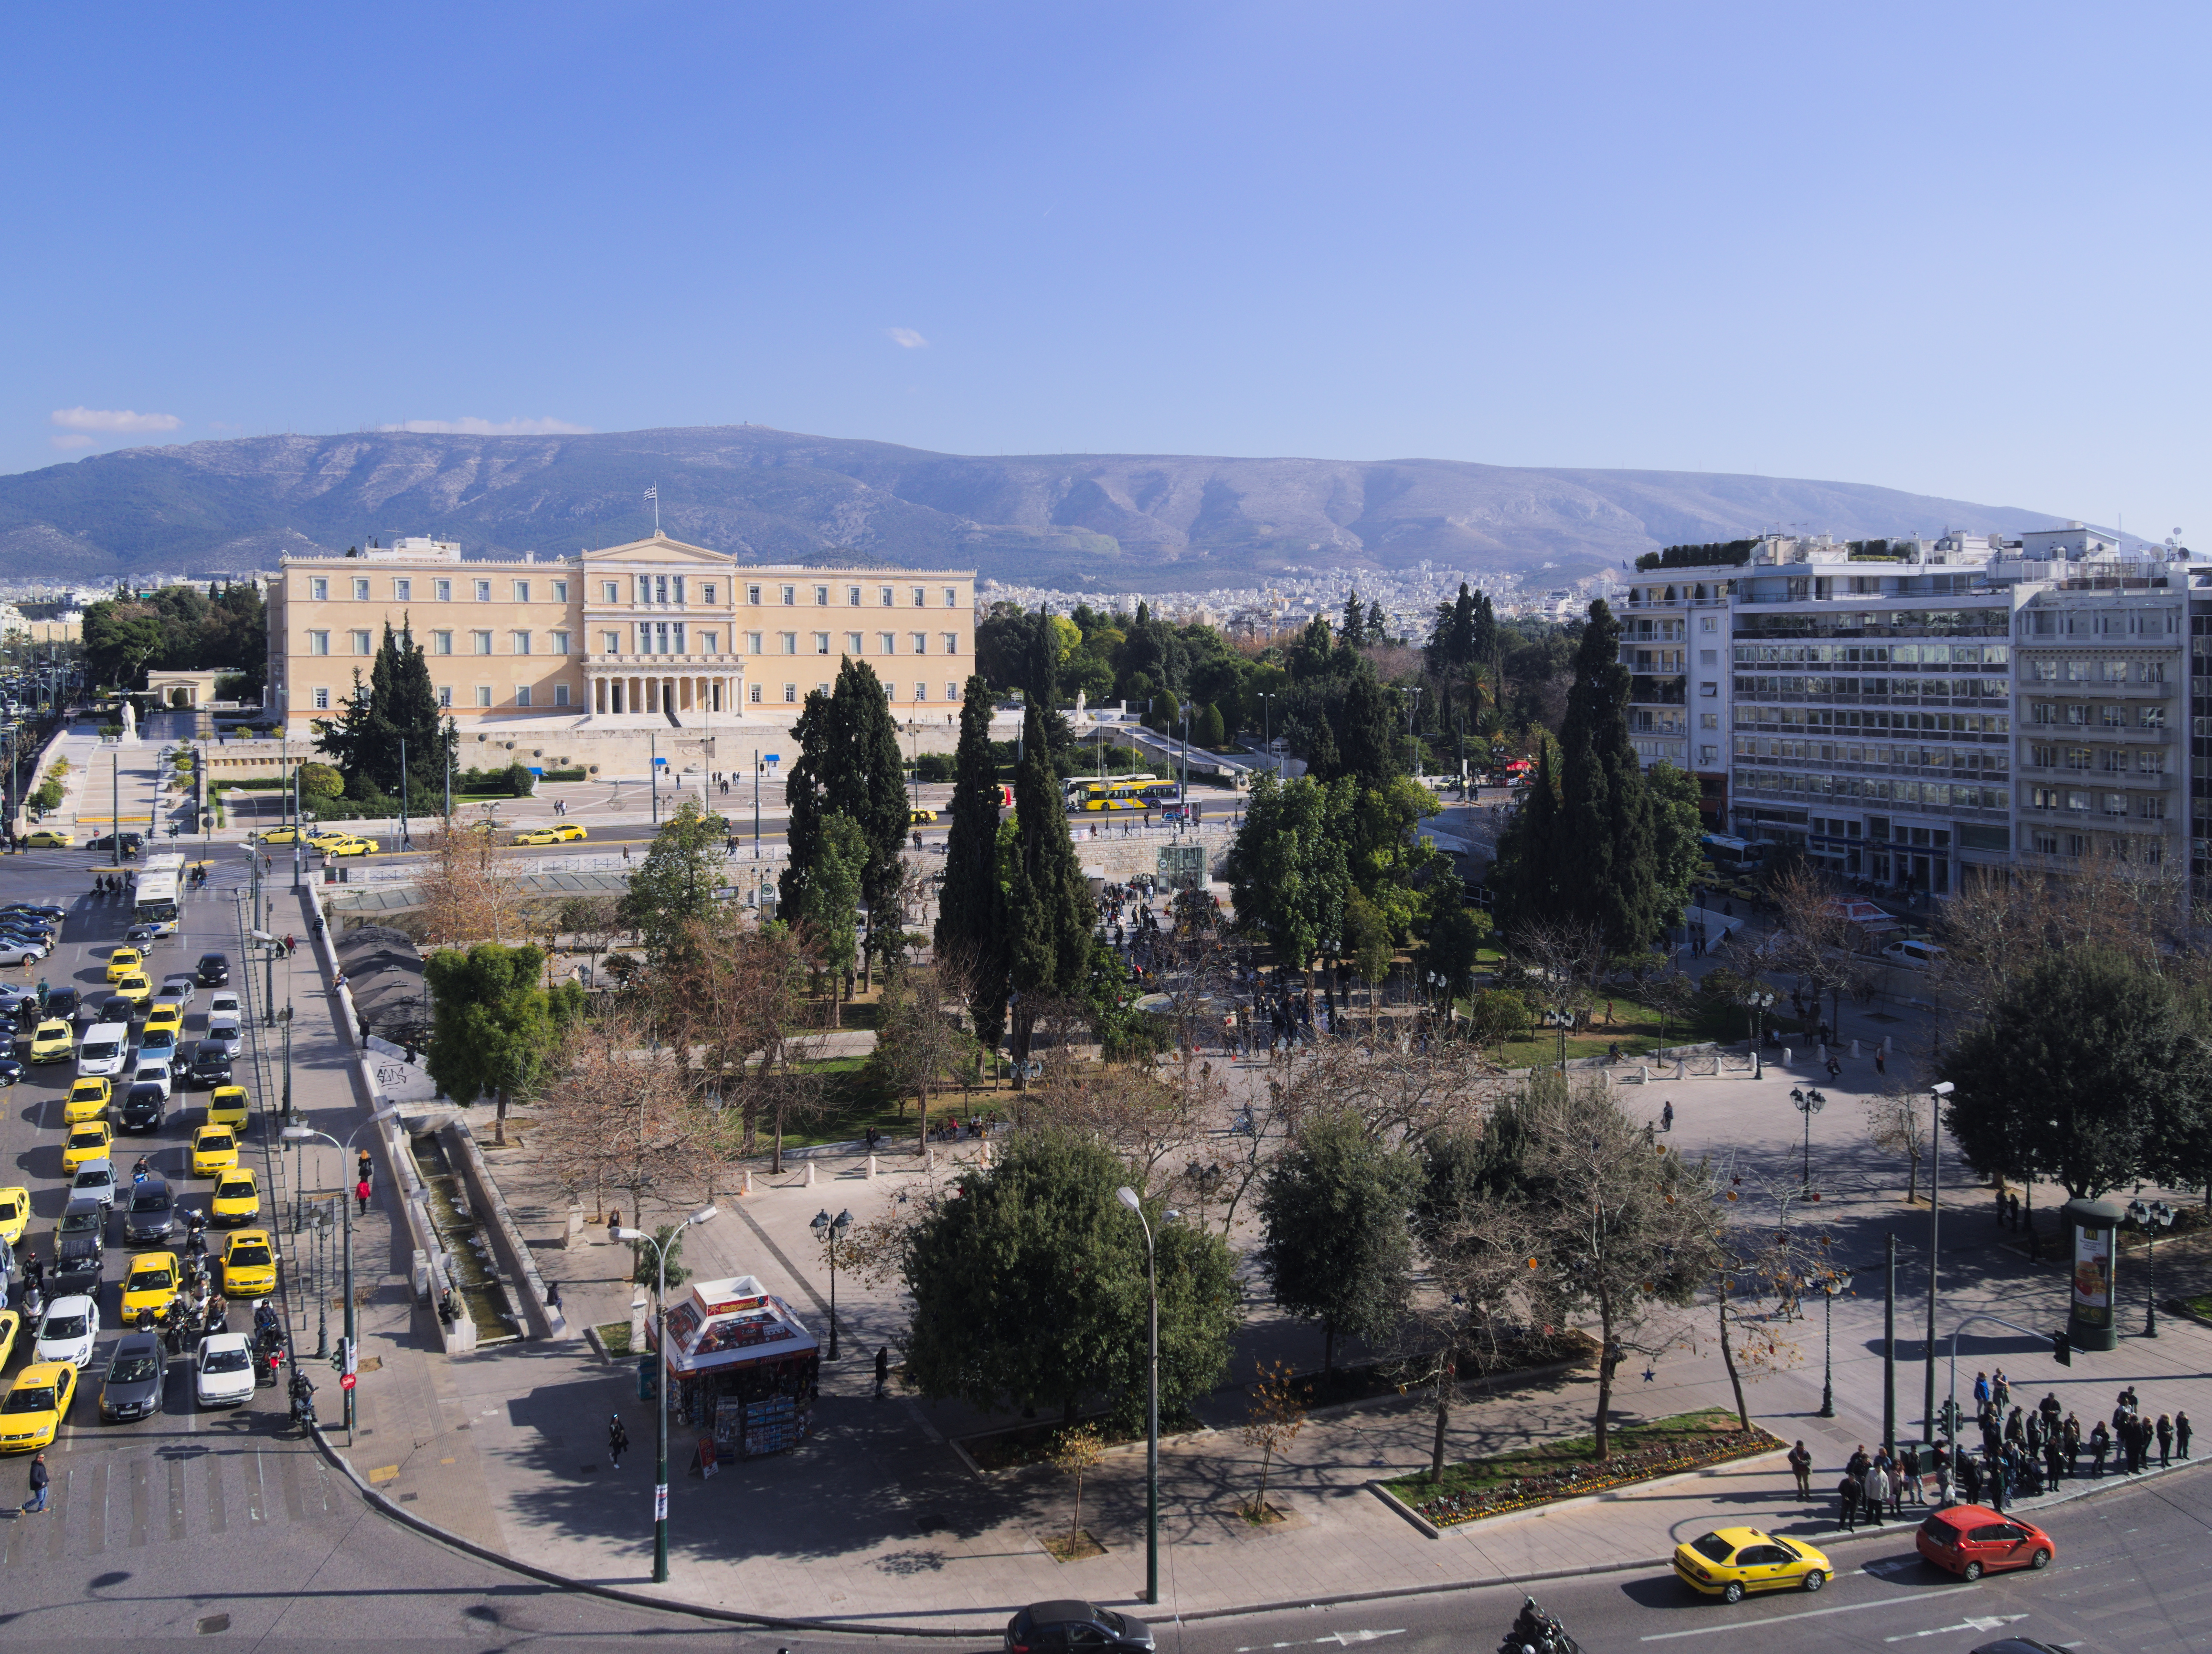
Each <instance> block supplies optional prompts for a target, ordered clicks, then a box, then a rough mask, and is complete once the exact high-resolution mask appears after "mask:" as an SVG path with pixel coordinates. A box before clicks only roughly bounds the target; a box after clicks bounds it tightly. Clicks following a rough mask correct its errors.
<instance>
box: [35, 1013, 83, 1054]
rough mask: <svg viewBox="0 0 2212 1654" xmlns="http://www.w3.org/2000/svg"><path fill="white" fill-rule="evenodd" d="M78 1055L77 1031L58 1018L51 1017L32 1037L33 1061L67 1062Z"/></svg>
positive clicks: (41, 1024) (39, 1026)
mask: <svg viewBox="0 0 2212 1654" xmlns="http://www.w3.org/2000/svg"><path fill="white" fill-rule="evenodd" d="M75 1055H76V1029H75V1028H74V1027H72V1026H71V1025H70V1024H68V1023H66V1022H64V1021H63V1020H62V1019H60V1018H58V1017H49V1018H47V1019H46V1021H44V1022H42V1023H40V1025H38V1028H37V1029H36V1030H35V1031H33V1033H32V1035H31V1061H33V1062H67V1061H69V1060H70V1058H71V1057H73V1056H75Z"/></svg>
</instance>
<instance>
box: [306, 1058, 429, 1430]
mask: <svg viewBox="0 0 2212 1654" xmlns="http://www.w3.org/2000/svg"><path fill="white" fill-rule="evenodd" d="M288 1032H289V1030H288ZM398 1112H399V1110H398V1107H397V1106H396V1105H393V1104H386V1106H385V1107H383V1108H380V1109H379V1110H377V1111H376V1112H375V1113H374V1114H372V1115H371V1116H368V1119H366V1120H364V1121H362V1122H361V1123H360V1124H359V1125H357V1126H356V1127H355V1128H353V1130H352V1131H351V1132H349V1134H347V1136H346V1140H345V1141H344V1142H343V1143H341V1142H339V1141H338V1140H337V1138H335V1137H333V1136H331V1134H330V1133H328V1132H326V1131H317V1130H316V1129H315V1128H313V1126H300V1125H291V1126H286V1127H283V1128H281V1129H280V1130H279V1131H278V1132H277V1136H278V1137H279V1138H280V1139H282V1140H283V1141H285V1142H287V1143H293V1144H297V1145H298V1146H300V1149H301V1152H302V1153H303V1154H304V1153H305V1152H306V1149H307V1144H308V1143H309V1142H311V1141H313V1140H314V1139H316V1138H318V1137H319V1138H321V1139H322V1140H323V1141H325V1143H328V1144H329V1145H330V1146H331V1147H332V1148H334V1149H336V1150H337V1152H338V1157H339V1158H338V1216H339V1218H340V1219H342V1220H343V1223H344V1225H345V1349H344V1351H343V1354H344V1355H345V1357H346V1358H347V1361H346V1371H349V1372H350V1371H352V1370H353V1365H352V1357H353V1355H354V1353H355V1351H356V1349H358V1348H359V1347H360V1346H359V1341H358V1338H357V1334H358V1333H359V1331H360V1326H359V1322H358V1319H357V1317H358V1316H359V1313H360V1312H359V1310H357V1309H356V1307H355V1305H354V1301H353V1195H352V1191H351V1190H350V1189H348V1187H347V1186H346V1181H345V1156H346V1155H348V1154H349V1153H351V1152H352V1151H353V1140H354V1139H355V1138H356V1137H358V1136H360V1135H361V1134H362V1133H363V1132H364V1131H366V1130H368V1128H370V1127H371V1126H374V1125H376V1124H378V1123H379V1122H382V1121H386V1120H390V1119H392V1118H393V1117H395V1116H397V1115H398ZM353 1422H354V1412H353V1389H352V1388H351V1387H350V1386H348V1388H347V1389H346V1392H345V1427H346V1439H347V1440H348V1441H351V1440H352V1439H353Z"/></svg>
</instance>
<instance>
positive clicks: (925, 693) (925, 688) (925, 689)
mask: <svg viewBox="0 0 2212 1654" xmlns="http://www.w3.org/2000/svg"><path fill="white" fill-rule="evenodd" d="M914 698H915V700H917V701H927V699H929V685H928V684H915V686H914Z"/></svg>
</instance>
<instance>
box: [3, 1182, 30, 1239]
mask: <svg viewBox="0 0 2212 1654" xmlns="http://www.w3.org/2000/svg"><path fill="white" fill-rule="evenodd" d="M30 1226H31V1191H30V1190H29V1189H26V1188H24V1187H23V1186H22V1185H21V1183H16V1184H14V1185H12V1186H11V1187H9V1188H7V1189H0V1241H5V1242H7V1243H8V1244H9V1245H10V1246H16V1245H20V1244H21V1242H22V1239H23V1231H25V1230H26V1229H28V1228H29V1227H30Z"/></svg>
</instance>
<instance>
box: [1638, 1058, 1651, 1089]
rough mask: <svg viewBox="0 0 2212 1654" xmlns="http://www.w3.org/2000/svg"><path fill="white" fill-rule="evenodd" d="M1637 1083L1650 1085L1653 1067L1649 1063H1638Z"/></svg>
mask: <svg viewBox="0 0 2212 1654" xmlns="http://www.w3.org/2000/svg"><path fill="white" fill-rule="evenodd" d="M1636 1083H1637V1084H1638V1085H1650V1083H1651V1067H1650V1064H1649V1063H1638V1065H1637V1069H1636Z"/></svg>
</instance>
